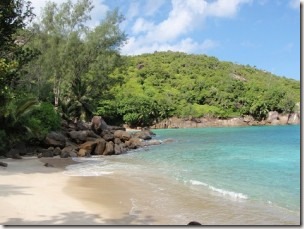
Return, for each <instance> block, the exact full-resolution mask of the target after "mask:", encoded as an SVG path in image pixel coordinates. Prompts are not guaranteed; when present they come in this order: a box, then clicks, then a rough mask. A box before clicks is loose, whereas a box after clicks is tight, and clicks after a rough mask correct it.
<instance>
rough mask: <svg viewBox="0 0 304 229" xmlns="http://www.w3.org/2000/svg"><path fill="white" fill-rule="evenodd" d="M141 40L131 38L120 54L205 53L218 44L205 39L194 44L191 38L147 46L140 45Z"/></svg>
mask: <svg viewBox="0 0 304 229" xmlns="http://www.w3.org/2000/svg"><path fill="white" fill-rule="evenodd" d="M142 44H143V42H142V40H141V39H136V38H134V37H131V38H130V39H129V40H128V43H127V44H126V45H125V46H124V47H123V48H122V54H125V55H139V54H142V53H152V52H155V51H168V50H171V51H180V52H186V53H199V52H207V51H208V50H210V49H212V48H214V47H217V46H218V45H219V44H218V42H216V41H213V40H211V39H206V40H204V41H203V42H201V43H199V42H195V41H193V40H192V39H191V38H185V39H182V40H180V41H178V42H175V43H169V42H153V43H150V44H149V45H142Z"/></svg>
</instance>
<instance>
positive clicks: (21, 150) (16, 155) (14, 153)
mask: <svg viewBox="0 0 304 229" xmlns="http://www.w3.org/2000/svg"><path fill="white" fill-rule="evenodd" d="M26 153H27V147H26V145H25V143H24V142H18V143H16V144H15V145H14V146H13V148H12V149H10V150H9V151H8V153H7V154H6V157H8V158H13V159H21V158H22V157H21V155H25V154H26Z"/></svg>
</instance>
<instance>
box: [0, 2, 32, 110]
mask: <svg viewBox="0 0 304 229" xmlns="http://www.w3.org/2000/svg"><path fill="white" fill-rule="evenodd" d="M32 9H33V8H32V7H31V4H30V2H25V1H24V0H3V1H1V2H0V101H1V104H0V105H1V107H2V109H1V111H2V112H3V109H5V105H6V103H8V102H9V100H10V99H11V98H12V97H13V95H12V89H14V88H15V85H16V84H18V83H19V80H20V78H19V74H18V73H19V70H20V68H21V67H22V65H24V64H26V63H27V62H28V61H29V59H30V58H27V56H28V55H27V53H26V51H24V50H22V48H23V43H24V41H22V39H21V38H20V37H19V39H18V38H17V37H16V34H17V32H18V31H19V30H21V29H23V28H24V27H25V26H26V25H27V23H29V22H30V21H31V20H32V19H33V17H34V14H33V12H32ZM1 111H0V112H1Z"/></svg>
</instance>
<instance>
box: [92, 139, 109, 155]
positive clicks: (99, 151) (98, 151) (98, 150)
mask: <svg viewBox="0 0 304 229" xmlns="http://www.w3.org/2000/svg"><path fill="white" fill-rule="evenodd" d="M106 144H107V142H106V141H105V140H104V139H102V138H101V139H99V140H98V143H97V145H96V147H95V150H94V154H95V155H103V152H104V151H105V149H106Z"/></svg>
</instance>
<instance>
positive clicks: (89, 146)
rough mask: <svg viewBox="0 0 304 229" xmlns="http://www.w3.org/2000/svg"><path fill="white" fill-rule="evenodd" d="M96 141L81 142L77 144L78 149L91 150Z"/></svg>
mask: <svg viewBox="0 0 304 229" xmlns="http://www.w3.org/2000/svg"><path fill="white" fill-rule="evenodd" d="M97 143H98V142H97V141H88V142H85V143H83V144H81V145H80V146H79V149H85V150H88V151H90V152H91V151H92V150H94V149H95V147H96V145H97Z"/></svg>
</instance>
